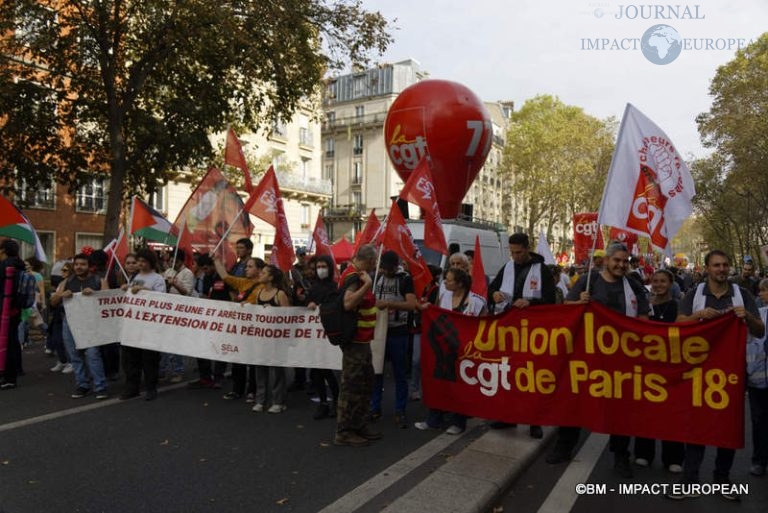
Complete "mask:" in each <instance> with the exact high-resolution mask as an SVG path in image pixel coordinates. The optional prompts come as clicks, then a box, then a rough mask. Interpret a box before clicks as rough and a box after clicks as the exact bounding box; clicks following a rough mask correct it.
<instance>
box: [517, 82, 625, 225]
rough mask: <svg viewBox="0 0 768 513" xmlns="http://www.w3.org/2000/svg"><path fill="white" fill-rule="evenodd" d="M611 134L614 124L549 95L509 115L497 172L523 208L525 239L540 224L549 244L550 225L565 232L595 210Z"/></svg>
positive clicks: (608, 159)
mask: <svg viewBox="0 0 768 513" xmlns="http://www.w3.org/2000/svg"><path fill="white" fill-rule="evenodd" d="M615 130H616V121H615V120H614V119H608V120H600V119H597V118H595V117H592V116H590V115H588V114H586V113H585V112H584V111H583V110H582V109H581V108H580V107H575V106H571V105H566V104H564V103H563V102H561V101H560V99H558V98H556V97H552V96H548V95H542V96H537V97H535V98H532V99H530V100H527V101H526V102H525V104H524V105H523V107H522V108H521V109H520V110H519V111H518V112H515V113H514V114H513V115H512V119H511V121H510V128H509V130H508V132H507V141H506V146H505V148H504V161H503V164H502V170H503V172H504V173H506V174H507V175H508V176H509V177H510V181H511V183H512V187H511V190H510V194H513V195H515V196H516V197H517V199H518V202H521V203H522V205H523V209H524V219H525V222H526V223H527V227H526V229H527V231H528V233H531V234H533V233H534V232H535V229H536V226H540V225H541V224H544V225H546V226H547V239H549V240H551V239H552V229H553V227H554V226H555V224H560V225H561V226H563V227H567V226H569V225H570V223H571V220H572V218H573V214H575V213H577V212H580V211H594V210H596V209H597V207H598V205H599V204H600V196H601V193H602V190H603V184H604V183H605V177H606V175H607V173H608V167H609V166H610V162H611V154H612V152H613V139H614V134H615Z"/></svg>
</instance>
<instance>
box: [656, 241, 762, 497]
mask: <svg viewBox="0 0 768 513" xmlns="http://www.w3.org/2000/svg"><path fill="white" fill-rule="evenodd" d="M704 268H705V270H706V273H707V279H706V281H704V282H703V283H700V284H699V285H698V286H696V288H694V289H691V290H689V291H688V292H687V293H686V294H685V296H684V297H683V299H682V300H681V301H680V311H679V313H678V316H677V321H678V322H686V321H697V320H698V321H702V320H705V319H715V318H717V317H720V316H721V315H724V314H726V313H729V312H733V313H734V314H735V315H736V317H738V318H739V319H742V320H743V321H744V322H745V323H746V324H747V328H748V329H749V334H750V335H752V336H753V337H757V338H762V337H763V336H764V335H765V324H764V323H763V321H762V319H761V317H760V312H759V311H758V309H757V305H756V304H755V298H754V297H753V296H752V293H751V292H749V291H748V290H747V289H745V288H744V287H740V286H739V285H736V284H731V283H730V282H729V281H728V276H729V272H730V270H731V263H730V260H729V259H728V255H726V254H725V252H724V251H721V250H719V249H713V250H712V251H710V252H709V253H707V254H706V255H705V256H704ZM746 342H748V340H745V341H743V342H742V343H746ZM723 343H732V344H733V343H739V341H723ZM705 449H706V446H704V445H698V444H686V445H685V461H684V463H683V478H684V480H685V481H686V482H691V483H697V482H698V481H699V468H700V467H701V463H702V461H703V460H704V452H705ZM735 456H736V451H735V450H734V449H728V448H725V447H718V448H717V457H716V458H715V470H714V481H715V483H730V478H729V474H730V471H731V467H732V466H733V459H734V457H735ZM686 488H688V489H686ZM722 496H723V498H725V499H728V500H732V501H739V500H740V497H739V496H738V495H737V494H735V493H733V491H732V490H731V489H728V490H727V491H724V492H723V493H722ZM667 497H669V498H670V499H687V498H693V497H698V493H696V492H695V490H694V489H692V488H690V487H683V489H681V490H679V491H678V492H677V493H670V494H668V495H667Z"/></svg>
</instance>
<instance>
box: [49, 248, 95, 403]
mask: <svg viewBox="0 0 768 513" xmlns="http://www.w3.org/2000/svg"><path fill="white" fill-rule="evenodd" d="M72 269H73V270H74V275H73V276H70V277H69V278H68V279H67V280H66V281H63V282H61V283H60V284H59V287H58V288H57V289H56V292H54V293H53V295H51V306H58V305H60V304H62V302H63V300H64V299H69V298H71V297H72V295H73V294H75V293H78V292H80V293H82V294H84V295H89V294H92V293H93V291H95V290H101V280H100V279H99V278H98V277H97V276H95V275H93V274H91V273H90V263H89V259H88V255H86V254H85V253H79V254H77V255H75V258H74V259H73V261H72ZM62 314H63V315H62V326H61V333H62V340H63V341H64V347H65V348H66V349H67V354H68V355H69V361H70V363H71V364H72V367H73V368H74V371H75V372H74V374H75V385H76V387H77V388H76V389H75V392H74V393H73V394H72V398H73V399H82V398H83V397H85V396H87V395H88V394H89V393H90V392H91V380H92V381H93V391H94V392H95V393H96V399H98V400H103V399H107V398H109V394H108V393H107V377H106V375H105V373H104V362H103V360H102V359H101V351H99V348H98V347H89V348H87V349H84V350H80V349H77V346H76V345H75V339H74V337H73V336H72V331H71V330H70V329H69V324H68V323H67V315H66V312H65V311H64V312H62ZM86 365H87V370H86ZM89 374H90V377H89Z"/></svg>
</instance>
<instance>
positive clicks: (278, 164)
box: [272, 152, 288, 171]
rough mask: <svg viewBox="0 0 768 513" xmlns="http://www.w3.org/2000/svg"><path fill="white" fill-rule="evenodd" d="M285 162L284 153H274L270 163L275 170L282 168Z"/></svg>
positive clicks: (286, 160) (286, 158) (286, 159)
mask: <svg viewBox="0 0 768 513" xmlns="http://www.w3.org/2000/svg"><path fill="white" fill-rule="evenodd" d="M286 162H288V157H286V156H285V153H282V152H280V153H276V154H275V156H274V157H272V165H273V166H275V171H277V170H278V169H280V168H282V167H283V166H284V165H285V163H286Z"/></svg>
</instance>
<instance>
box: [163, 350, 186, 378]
mask: <svg viewBox="0 0 768 513" xmlns="http://www.w3.org/2000/svg"><path fill="white" fill-rule="evenodd" d="M169 370H170V372H171V374H178V375H182V374H184V357H183V356H181V355H180V354H171V353H162V354H161V355H160V376H163V375H166V374H167V373H168V371H169Z"/></svg>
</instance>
